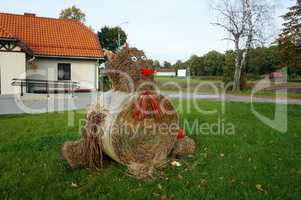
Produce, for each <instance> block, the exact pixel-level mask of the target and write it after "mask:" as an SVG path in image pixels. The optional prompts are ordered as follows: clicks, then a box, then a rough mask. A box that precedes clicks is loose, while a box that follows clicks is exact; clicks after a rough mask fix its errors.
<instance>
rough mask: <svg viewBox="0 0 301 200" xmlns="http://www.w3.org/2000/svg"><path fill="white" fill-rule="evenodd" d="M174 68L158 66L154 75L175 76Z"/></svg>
mask: <svg viewBox="0 0 301 200" xmlns="http://www.w3.org/2000/svg"><path fill="white" fill-rule="evenodd" d="M176 75H177V74H176V70H175V69H174V68H166V69H165V68H160V69H157V70H156V73H155V76H159V77H175V76H176Z"/></svg>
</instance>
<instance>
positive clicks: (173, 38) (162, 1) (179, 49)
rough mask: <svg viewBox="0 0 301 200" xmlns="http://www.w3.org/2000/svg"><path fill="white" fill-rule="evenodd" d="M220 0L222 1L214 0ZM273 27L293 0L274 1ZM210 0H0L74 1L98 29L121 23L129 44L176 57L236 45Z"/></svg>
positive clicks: (8, 2) (37, 7)
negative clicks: (218, 24)
mask: <svg viewBox="0 0 301 200" xmlns="http://www.w3.org/2000/svg"><path fill="white" fill-rule="evenodd" d="M216 1H218V0H216ZM270 1H271V2H274V1H273V0H270ZM275 1H277V3H276V4H275V5H276V7H275V11H274V16H275V20H274V26H273V27H274V30H271V33H273V34H274V35H276V34H277V33H278V32H279V30H280V28H281V24H282V19H281V18H280V17H279V16H280V15H282V14H284V13H285V12H286V11H287V7H289V6H291V5H292V4H294V1H292V0H275ZM210 2H212V1H210V0H185V1H184V0H127V1H125V0H51V1H47V0H44V1H41V0H26V1H24V0H1V4H0V12H10V13H18V14H22V13H24V12H33V13H36V14H37V15H38V16H45V17H58V15H59V12H60V10H61V9H63V8H67V7H70V6H72V5H75V6H77V7H79V8H80V9H82V10H83V11H84V12H85V13H86V15H87V17H86V18H87V22H86V24H87V25H89V26H92V27H93V28H94V29H95V30H99V29H100V28H101V27H102V26H104V25H109V26H116V25H118V24H120V23H123V22H125V21H128V23H127V24H123V25H122V28H123V29H124V30H125V31H126V33H127V34H128V41H129V44H130V46H135V47H137V48H139V49H143V50H144V51H145V53H146V54H147V56H148V57H150V58H152V59H158V60H160V61H161V62H162V61H164V60H167V61H170V62H175V61H176V60H178V59H181V60H186V59H187V58H189V56H191V55H192V54H196V55H202V54H204V53H206V52H208V51H210V50H217V51H225V50H227V49H230V48H232V44H231V43H230V42H227V41H223V40H221V39H222V38H223V37H224V36H225V35H224V33H223V31H222V30H221V29H219V28H217V27H213V26H212V25H211V24H210V23H212V22H214V21H215V16H214V12H213V10H212V8H211V7H212V5H211V4H212V3H210Z"/></svg>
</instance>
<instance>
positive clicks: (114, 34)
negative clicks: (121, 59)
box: [97, 26, 127, 52]
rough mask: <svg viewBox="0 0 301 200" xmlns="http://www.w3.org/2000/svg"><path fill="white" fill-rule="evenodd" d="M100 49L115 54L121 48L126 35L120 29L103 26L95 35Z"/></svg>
mask: <svg viewBox="0 0 301 200" xmlns="http://www.w3.org/2000/svg"><path fill="white" fill-rule="evenodd" d="M97 35H98V39H99V42H100V44H101V47H102V48H104V49H107V50H110V51H113V52H115V51H116V50H118V48H119V47H120V46H122V45H123V44H124V43H125V42H126V40H127V35H126V34H125V32H124V31H123V30H122V29H121V28H120V27H108V26H105V27H103V28H101V30H100V31H99V32H98V33H97Z"/></svg>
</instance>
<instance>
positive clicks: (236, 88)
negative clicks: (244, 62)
mask: <svg viewBox="0 0 301 200" xmlns="http://www.w3.org/2000/svg"><path fill="white" fill-rule="evenodd" d="M235 52H236V58H235V71H234V78H233V81H234V84H233V88H232V91H239V90H240V76H241V52H240V49H239V37H235Z"/></svg>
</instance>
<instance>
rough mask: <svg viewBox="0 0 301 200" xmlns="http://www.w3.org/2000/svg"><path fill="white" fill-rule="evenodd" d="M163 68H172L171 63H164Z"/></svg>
mask: <svg viewBox="0 0 301 200" xmlns="http://www.w3.org/2000/svg"><path fill="white" fill-rule="evenodd" d="M163 67H166V68H167V67H171V63H170V62H168V61H164V62H163Z"/></svg>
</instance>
